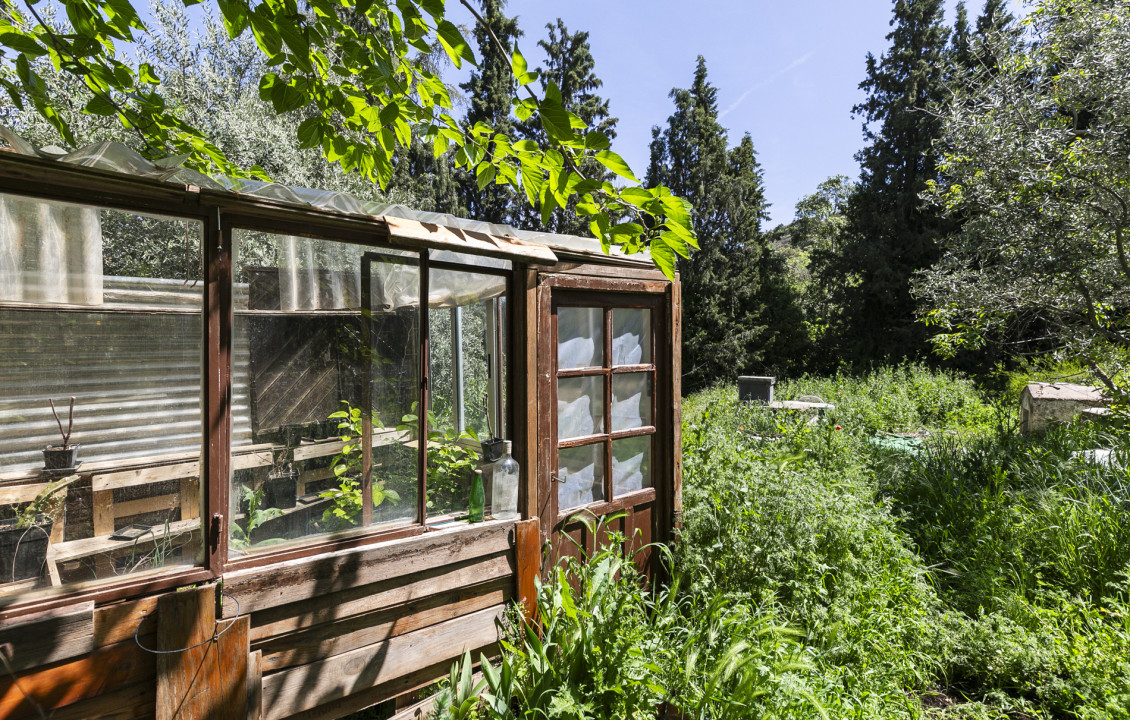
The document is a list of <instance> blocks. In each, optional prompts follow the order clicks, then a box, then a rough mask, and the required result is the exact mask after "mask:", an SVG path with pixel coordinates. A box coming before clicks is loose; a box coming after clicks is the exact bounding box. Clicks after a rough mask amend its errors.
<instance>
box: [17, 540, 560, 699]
mask: <svg viewBox="0 0 1130 720" xmlns="http://www.w3.org/2000/svg"><path fill="white" fill-rule="evenodd" d="M538 537H539V530H538V521H537V519H533V520H527V521H523V522H520V523H518V524H517V525H515V524H514V523H509V522H493V523H485V524H483V525H478V526H469V527H464V528H460V529H452V530H445V531H442V532H435V533H426V534H424V535H422V536H418V537H413V538H405V539H403V540H395V541H392V542H388V543H382V544H380V545H375V546H369V547H362V548H355V549H351V550H346V551H339V552H337V553H333V554H326V555H320V556H315V557H312V558H303V559H300V560H294V561H289V562H285V563H281V564H278V565H273V566H270V567H268V568H257V569H254V570H245V571H238V572H235V573H229V574H227V575H225V577H224V582H223V595H226V596H228V597H225V598H224V599H223V602H222V608H221V607H218V606H219V605H220V602H219V597H220V593H219V592H218V591H219V586H218V585H204V586H200V587H197V588H193V589H184V590H181V591H179V592H173V593H166V594H164V595H161V596H155V597H148V598H144V599H141V600H135V601H132V602H126V603H119V604H115V605H111V606H107V607H98V608H95V607H94V606H93V604H92V603H87V604H85V605H81V606H77V607H74V608H69V609H68V610H67V611H66V612H60V611H55V612H53V613H50V614H45V615H43V616H36V617H30V618H27V619H21V622H20V624H19V625H10V626H6V627H5V628H3V629H2V630H0V651H2V652H3V653H4V657H5V658H6V659H8V662H9V665H11V666H12V672H10V673H9V672H8V671H7V670H4V669H3V668H0V720H6V719H8V718H13V719H19V720H22V719H23V718H28V719H29V720H30V719H32V718H40V717H43V716H45V715H46V716H49V717H51V718H53V719H55V720H69V719H71V718H92V717H98V718H108V719H109V720H150V719H151V718H154V719H156V720H165V719H166V718H172V717H176V718H178V719H181V720H190V719H191V718H220V717H222V718H236V717H238V718H240V720H243V718H248V720H253V719H254V718H264V719H266V720H281V719H282V718H291V717H295V718H302V719H303V720H313V719H314V718H336V717H341V716H342V715H345V714H348V713H350V712H354V711H356V710H360V709H363V708H365V707H368V706H371V705H374V704H376V703H379V702H382V701H384V700H387V699H390V698H393V697H397V696H399V695H401V694H403V693H405V692H409V691H412V690H415V689H417V688H419V687H422V686H424V685H427V684H429V683H431V682H434V681H435V680H436V679H438V678H440V677H443V676H446V674H447V672H448V670H449V668H450V664H451V662H452V661H453V660H454V659H456V658H457V657H459V656H461V655H462V653H463V651H464V650H471V651H472V652H476V651H479V650H488V651H490V649H492V648H493V647H495V643H496V642H497V639H498V626H497V622H498V620H499V618H500V617H501V616H502V614H503V613H504V612H505V610H506V608H507V606H508V604H509V603H510V601H511V600H512V599H514V598H517V597H519V592H521V594H522V595H528V594H529V593H531V592H532V588H533V578H534V576H536V574H537V572H538V569H539V568H538V560H539V559H540V557H539V556H540V547H539V545H538V542H537V539H538ZM519 566H521V567H522V568H524V570H523V571H521V572H519ZM527 599H529V598H527ZM237 603H238V608H239V610H238V613H239V616H240V617H239V619H238V621H237V622H236V623H235V624H234V625H233V626H232V627H231V628H230V629H228V630H226V631H225V632H224V633H223V635H222V636H220V637H219V638H218V640H216V641H213V642H207V643H205V644H204V645H203V646H201V647H200V648H197V649H194V650H192V651H189V652H185V653H178V654H172V655H157V654H152V653H149V652H146V651H145V650H143V649H142V648H141V647H139V644H138V643H140V645H143V646H145V647H147V648H153V649H177V648H183V647H187V646H189V645H193V644H195V643H197V642H201V641H203V640H208V639H209V638H210V637H212V635H213V633H214V632H216V630H217V629H219V630H223V629H224V628H225V627H227V625H228V620H230V619H232V618H234V617H235V616H236V612H237V610H236V608H237ZM139 625H140V632H138V637H137V642H135V638H134V633H135V631H136V630H137V629H138V627H139ZM45 637H54V638H56V640H55V641H53V642H51V643H49V644H50V645H51V646H52V650H50V651H47V650H44V649H43V648H42V647H40V646H39V645H37V644H36V643H34V642H32V640H35V639H43V638H45ZM45 662H46V663H49V664H44V663H45ZM32 666H35V667H32ZM234 707H238V708H240V709H241V710H242V711H241V712H235V711H233V708H234Z"/></svg>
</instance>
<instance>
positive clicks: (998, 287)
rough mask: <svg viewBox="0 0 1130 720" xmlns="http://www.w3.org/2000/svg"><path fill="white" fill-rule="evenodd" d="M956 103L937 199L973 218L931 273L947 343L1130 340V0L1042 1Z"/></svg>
mask: <svg viewBox="0 0 1130 720" xmlns="http://www.w3.org/2000/svg"><path fill="white" fill-rule="evenodd" d="M1024 22H1025V24H1026V33H1025V35H1024V37H1023V38H1022V39H1021V40H1020V41H1019V42H1018V41H1017V39H1016V38H1015V37H1014V36H1009V35H1002V36H1000V37H998V38H996V39H995V40H990V41H988V47H987V48H986V49H987V50H988V54H987V55H985V56H984V57H985V58H987V59H986V60H985V61H984V62H982V64H981V65H980V67H979V68H978V69H977V70H975V71H974V72H973V73H972V74H971V75H970V76H969V77H967V78H964V79H962V80H961V87H957V88H955V89H954V97H953V100H952V103H950V104H949V105H948V107H947V108H946V109H945V110H944V121H945V128H944V133H943V140H942V148H941V149H942V150H943V154H942V160H941V164H940V170H941V178H942V179H941V181H940V182H937V183H931V184H930V187H929V190H928V191H927V197H928V199H930V200H932V201H934V202H936V203H938V204H939V205H940V206H942V207H943V208H944V209H945V210H946V211H947V212H948V213H950V214H951V215H953V216H954V217H956V218H957V219H959V220H961V221H962V231H961V232H960V233H958V234H955V235H953V236H950V237H949V238H947V239H946V240H945V241H944V243H943V256H942V259H941V261H940V262H939V263H937V264H936V265H934V266H933V267H931V268H930V269H928V270H926V271H925V272H923V273H921V274H920V275H919V277H918V280H917V284H916V293H917V295H918V299H919V300H920V302H921V303H922V306H923V310H922V314H923V318H924V320H925V321H926V322H927V324H929V325H932V326H933V327H935V328H936V329H937V330H938V331H939V332H938V333H937V334H936V335H934V337H933V342H934V345H935V348H936V349H937V350H938V351H940V352H941V353H943V354H953V353H955V352H956V351H958V350H959V349H961V348H970V347H972V348H976V347H982V346H984V345H986V344H988V343H1000V344H1003V345H1007V346H1011V347H1012V348H1013V349H1014V350H1015V349H1021V348H1022V347H1023V346H1026V345H1027V346H1033V345H1035V346H1039V347H1043V348H1047V347H1050V346H1055V347H1057V348H1060V349H1065V350H1068V351H1070V352H1073V353H1076V354H1078V355H1079V356H1080V357H1081V358H1082V359H1083V360H1085V361H1090V362H1092V364H1093V361H1094V358H1095V357H1096V353H1097V352H1099V351H1100V349H1101V348H1102V347H1103V346H1104V345H1105V346H1108V347H1109V346H1110V345H1115V346H1117V347H1128V346H1130V317H1128V315H1127V313H1128V312H1130V258H1128V254H1127V248H1126V244H1127V242H1130V3H1128V2H1126V0H1040V2H1038V3H1037V4H1036V6H1035V7H1034V8H1033V10H1032V12H1031V13H1030V14H1029V15H1028V16H1027V18H1026V19H1025V21H1024Z"/></svg>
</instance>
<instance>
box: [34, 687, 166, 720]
mask: <svg viewBox="0 0 1130 720" xmlns="http://www.w3.org/2000/svg"><path fill="white" fill-rule="evenodd" d="M156 709H157V686H156V685H155V684H154V683H153V681H152V680H150V681H147V682H142V683H136V684H134V685H127V686H126V687H124V688H121V689H119V690H114V691H112V692H108V693H105V694H104V695H99V696H98V697H95V698H91V699H90V700H83V701H81V702H77V703H74V704H73V705H68V706H66V707H65V708H62V709H60V710H56V711H54V712H53V713H51V720H91V719H92V718H98V720H150V719H151V718H153V717H154V713H155V712H156Z"/></svg>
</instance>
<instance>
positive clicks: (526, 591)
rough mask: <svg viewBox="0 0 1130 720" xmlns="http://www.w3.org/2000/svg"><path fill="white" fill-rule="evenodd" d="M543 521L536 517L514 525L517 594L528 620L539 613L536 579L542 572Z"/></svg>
mask: <svg viewBox="0 0 1130 720" xmlns="http://www.w3.org/2000/svg"><path fill="white" fill-rule="evenodd" d="M540 526H541V523H540V522H539V521H538V519H537V518H536V517H532V518H530V519H529V520H522V521H520V522H518V523H516V524H515V525H514V556H515V564H516V565H517V566H518V571H517V573H516V574H515V578H516V581H517V585H518V587H517V588H516V590H517V593H516V594H515V596H516V597H517V598H518V602H520V603H521V604H522V612H523V613H524V614H525V616H526V619H527V620H533V619H534V616H535V615H536V614H537V609H538V596H537V585H535V584H534V579H535V578H537V576H538V575H539V574H540V573H541V527H540Z"/></svg>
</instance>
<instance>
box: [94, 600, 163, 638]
mask: <svg viewBox="0 0 1130 720" xmlns="http://www.w3.org/2000/svg"><path fill="white" fill-rule="evenodd" d="M156 611H157V597H156V596H153V597H147V598H142V599H141V600H134V601H133V602H123V603H115V604H114V605H107V606H105V607H100V608H98V609H97V610H95V611H94V645H95V647H102V646H104V645H111V644H113V643H116V642H122V641H123V640H133V638H134V636H135V634H137V630H138V627H139V626H141V632H140V634H139V637H142V638H146V637H148V636H150V635H153V634H154V633H156V632H157V623H155V622H153V621H152V620H149V619H148V618H149V616H150V615H152V614H153V613H155V612H156ZM152 646H153V645H152V643H150V644H149V647H152Z"/></svg>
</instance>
